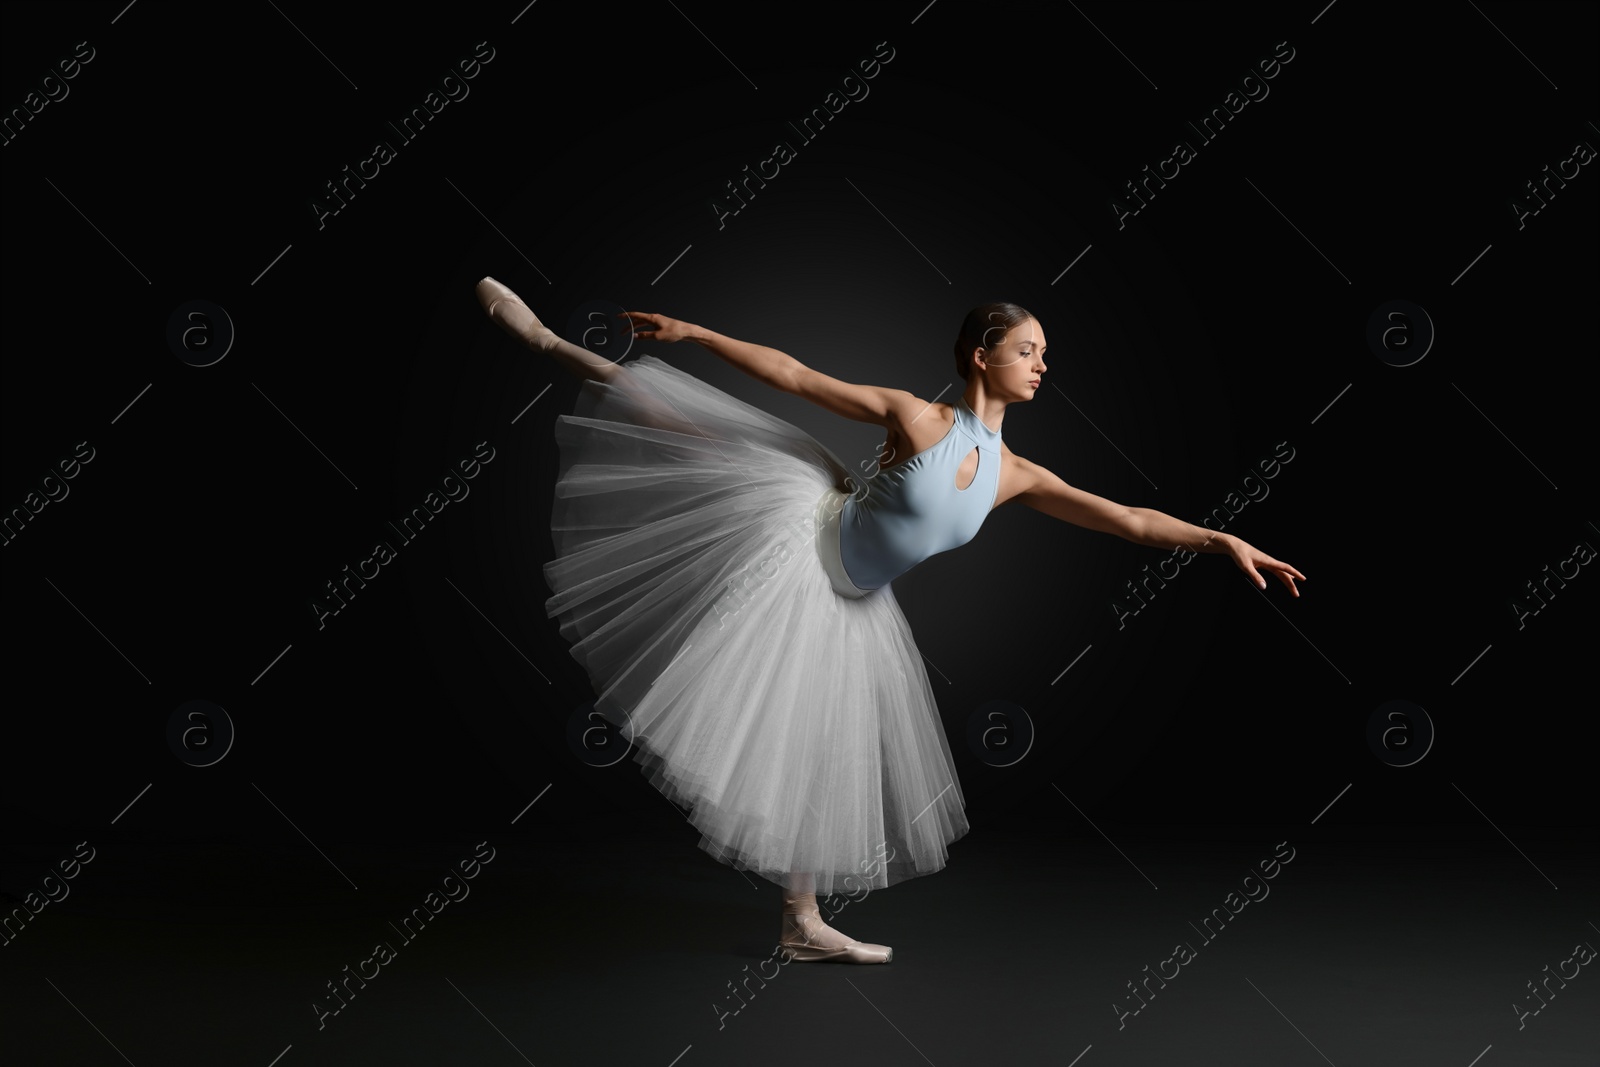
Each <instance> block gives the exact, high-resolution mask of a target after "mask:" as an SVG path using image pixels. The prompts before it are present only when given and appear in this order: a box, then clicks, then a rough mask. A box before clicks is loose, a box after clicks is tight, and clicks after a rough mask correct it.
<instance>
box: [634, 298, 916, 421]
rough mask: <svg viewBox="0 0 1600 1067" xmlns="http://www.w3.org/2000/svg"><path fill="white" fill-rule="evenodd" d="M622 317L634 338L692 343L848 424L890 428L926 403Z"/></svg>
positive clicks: (673, 323)
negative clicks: (632, 331) (908, 412)
mask: <svg viewBox="0 0 1600 1067" xmlns="http://www.w3.org/2000/svg"><path fill="white" fill-rule="evenodd" d="M623 314H624V315H626V316H627V318H628V319H629V321H630V322H632V324H633V329H634V334H633V336H635V337H639V338H644V339H646V340H651V341H664V342H673V341H693V342H695V343H696V344H698V345H699V346H700V347H702V348H705V349H707V350H709V351H711V352H713V353H715V354H716V355H718V356H720V357H721V358H722V359H724V360H726V361H727V362H729V363H731V364H733V365H734V366H735V367H737V368H739V369H740V370H742V371H744V372H745V373H746V374H748V375H750V376H751V377H752V378H755V379H756V380H758V381H761V382H765V383H766V384H767V385H770V386H772V387H773V388H774V389H778V390H780V391H782V392H785V393H792V394H794V395H795V396H798V397H801V398H803V399H806V400H809V401H811V402H812V403H813V404H817V405H818V406H820V407H824V408H827V409H828V410H829V411H831V412H833V413H834V414H836V415H843V416H844V417H845V418H847V419H855V420H856V421H858V422H870V423H874V424H876V425H879V426H887V425H888V424H889V421H890V420H891V419H894V418H896V417H898V416H899V415H901V414H903V413H905V412H906V411H911V410H914V409H915V408H919V407H921V406H922V401H920V400H918V399H917V398H916V397H915V396H913V395H912V394H911V393H909V392H907V391H906V390H904V389H889V388H885V387H883V386H877V385H857V384H855V383H853V382H846V381H841V380H840V379H838V378H834V377H830V376H829V375H826V374H823V373H822V372H821V371H817V370H813V369H812V368H810V367H808V366H806V365H805V364H804V363H801V362H800V361H799V360H798V359H795V358H794V357H793V356H791V355H789V354H788V353H787V352H780V351H778V350H777V349H776V348H767V347H766V346H765V345H757V344H751V343H750V342H749V341H737V340H735V339H733V338H732V337H728V336H725V335H723V334H720V333H717V332H716V331H715V330H708V329H706V328H705V327H704V326H696V325H694V324H692V323H687V322H682V321H680V320H678V319H670V318H668V317H667V316H665V315H653V314H648V313H646V312H643V311H627V312H624V313H623Z"/></svg>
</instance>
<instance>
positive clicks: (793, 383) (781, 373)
mask: <svg viewBox="0 0 1600 1067" xmlns="http://www.w3.org/2000/svg"><path fill="white" fill-rule="evenodd" d="M809 371H810V368H808V367H807V366H806V365H805V364H803V363H801V362H800V361H799V360H798V359H795V358H794V357H793V356H785V357H784V358H783V360H782V361H780V362H779V364H778V366H777V367H775V368H773V371H772V379H771V381H769V382H768V383H767V384H768V385H771V386H772V387H773V388H774V389H777V390H779V391H780V392H784V393H790V394H794V395H799V394H800V392H801V390H802V389H803V388H804V386H805V375H806V374H807V373H809Z"/></svg>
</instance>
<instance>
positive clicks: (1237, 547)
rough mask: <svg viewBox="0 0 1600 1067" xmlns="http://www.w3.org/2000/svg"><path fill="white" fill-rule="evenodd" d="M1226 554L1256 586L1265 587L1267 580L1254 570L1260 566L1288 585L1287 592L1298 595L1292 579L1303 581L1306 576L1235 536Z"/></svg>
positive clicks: (1298, 591) (1298, 592)
mask: <svg viewBox="0 0 1600 1067" xmlns="http://www.w3.org/2000/svg"><path fill="white" fill-rule="evenodd" d="M1228 554H1229V555H1231V556H1232V557H1233V562H1235V563H1237V564H1238V565H1239V569H1240V570H1242V571H1244V572H1245V574H1247V575H1249V576H1250V578H1251V580H1252V581H1254V582H1255V583H1256V586H1257V587H1258V588H1261V589H1265V588H1266V587H1267V580H1266V579H1265V578H1263V577H1261V571H1258V570H1256V568H1257V567H1261V568H1263V569H1265V570H1269V571H1271V572H1272V573H1274V574H1276V575H1277V576H1278V580H1279V581H1281V582H1283V584H1284V585H1286V586H1288V587H1289V592H1291V593H1293V594H1294V595H1295V596H1299V595H1300V590H1299V589H1297V588H1295V584H1294V580H1295V579H1296V578H1298V579H1300V580H1301V581H1302V582H1303V581H1305V580H1306V576H1305V575H1303V574H1301V573H1300V572H1299V571H1297V570H1295V569H1294V568H1293V567H1291V566H1289V564H1287V563H1285V562H1283V561H1282V560H1280V559H1273V558H1272V557H1271V556H1269V555H1267V554H1266V553H1265V552H1263V551H1261V550H1260V549H1258V548H1256V547H1255V546H1253V545H1251V544H1250V543H1249V542H1247V541H1241V540H1240V539H1239V538H1237V537H1235V538H1234V539H1233V540H1232V541H1230V542H1229V544H1228Z"/></svg>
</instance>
